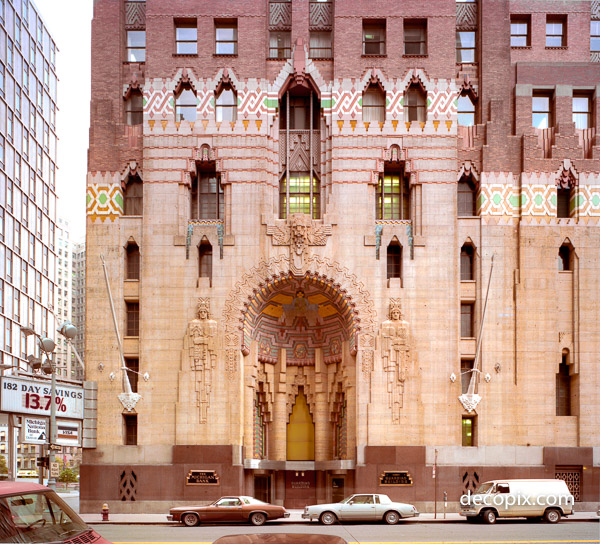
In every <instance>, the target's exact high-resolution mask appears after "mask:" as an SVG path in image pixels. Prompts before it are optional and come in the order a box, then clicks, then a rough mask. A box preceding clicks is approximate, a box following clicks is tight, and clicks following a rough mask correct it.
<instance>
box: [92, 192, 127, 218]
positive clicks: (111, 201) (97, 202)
mask: <svg viewBox="0 0 600 544" xmlns="http://www.w3.org/2000/svg"><path fill="white" fill-rule="evenodd" d="M86 209H87V215H88V217H90V218H91V219H92V221H96V220H97V219H100V220H101V221H102V222H104V221H105V220H106V219H107V218H108V219H110V220H111V221H114V220H115V219H116V218H117V217H120V216H121V215H123V193H122V191H121V185H120V184H110V185H102V184H91V185H88V187H87V195H86Z"/></svg>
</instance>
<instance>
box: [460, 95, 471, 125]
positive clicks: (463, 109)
mask: <svg viewBox="0 0 600 544" xmlns="http://www.w3.org/2000/svg"><path fill="white" fill-rule="evenodd" d="M457 107H458V124H459V125H461V126H463V127H472V126H473V125H474V124H475V104H473V101H472V100H471V97H470V96H469V95H468V94H467V93H463V94H461V95H460V96H459V97H458V100H457Z"/></svg>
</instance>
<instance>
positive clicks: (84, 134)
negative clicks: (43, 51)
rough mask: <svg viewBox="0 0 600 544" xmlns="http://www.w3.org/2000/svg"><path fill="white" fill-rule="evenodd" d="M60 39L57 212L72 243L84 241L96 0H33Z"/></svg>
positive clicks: (56, 37) (57, 45)
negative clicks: (93, 21) (91, 42)
mask: <svg viewBox="0 0 600 544" xmlns="http://www.w3.org/2000/svg"><path fill="white" fill-rule="evenodd" d="M32 2H33V3H34V4H35V6H36V7H37V11H38V12H39V13H40V14H41V16H42V19H43V20H44V23H45V25H46V26H47V28H48V30H49V33H50V35H51V36H52V38H53V39H54V42H55V43H56V47H57V49H58V52H57V54H56V70H57V76H58V91H57V106H58V111H57V113H56V129H57V136H58V148H57V166H58V170H57V174H56V193H57V197H58V199H57V200H58V201H57V211H56V217H57V219H58V218H59V217H61V218H63V219H66V220H67V221H68V222H69V226H70V238H71V240H72V241H73V242H83V241H85V188H86V174H87V149H88V143H89V125H90V77H91V72H90V62H91V61H90V57H91V53H90V50H91V45H90V41H91V20H92V11H93V0H32Z"/></svg>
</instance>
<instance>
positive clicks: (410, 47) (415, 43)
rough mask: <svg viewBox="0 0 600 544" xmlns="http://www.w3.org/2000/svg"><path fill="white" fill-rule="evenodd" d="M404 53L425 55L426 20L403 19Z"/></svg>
mask: <svg viewBox="0 0 600 544" xmlns="http://www.w3.org/2000/svg"><path fill="white" fill-rule="evenodd" d="M404 54H405V55H420V56H422V55H427V20H426V19H425V20H419V21H404Z"/></svg>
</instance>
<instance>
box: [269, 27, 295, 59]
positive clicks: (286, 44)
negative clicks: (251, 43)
mask: <svg viewBox="0 0 600 544" xmlns="http://www.w3.org/2000/svg"><path fill="white" fill-rule="evenodd" d="M291 55H292V34H291V32H290V31H289V30H282V31H277V32H275V31H271V32H270V33H269V58H270V59H289V58H290V57H291Z"/></svg>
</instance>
